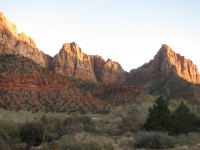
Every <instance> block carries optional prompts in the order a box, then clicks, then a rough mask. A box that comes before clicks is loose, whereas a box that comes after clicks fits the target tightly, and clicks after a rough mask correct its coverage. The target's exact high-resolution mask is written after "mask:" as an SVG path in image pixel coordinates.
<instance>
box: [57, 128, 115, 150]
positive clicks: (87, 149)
mask: <svg viewBox="0 0 200 150" xmlns="http://www.w3.org/2000/svg"><path fill="white" fill-rule="evenodd" d="M114 143H115V141H114V140H113V139H111V138H109V137H106V136H92V135H90V134H89V133H86V132H81V133H78V134H75V135H64V136H63V137H62V138H61V139H60V141H59V144H60V149H65V150H80V149H81V150H101V149H105V150H113V149H114V148H113V144H114Z"/></svg>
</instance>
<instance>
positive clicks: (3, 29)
mask: <svg viewBox="0 0 200 150" xmlns="http://www.w3.org/2000/svg"><path fill="white" fill-rule="evenodd" d="M0 54H20V55H23V56H25V57H27V58H29V59H31V60H33V61H34V62H36V63H37V64H40V65H41V66H42V67H48V63H49V61H50V59H51V57H50V56H49V55H46V54H44V52H42V51H40V50H39V49H38V48H37V47H36V44H35V42H34V41H33V40H32V39H31V38H30V37H28V35H27V34H26V33H21V34H19V35H18V33H17V28H16V25H15V24H14V23H12V22H10V21H9V20H7V19H6V17H5V16H4V15H3V14H2V13H1V12H0Z"/></svg>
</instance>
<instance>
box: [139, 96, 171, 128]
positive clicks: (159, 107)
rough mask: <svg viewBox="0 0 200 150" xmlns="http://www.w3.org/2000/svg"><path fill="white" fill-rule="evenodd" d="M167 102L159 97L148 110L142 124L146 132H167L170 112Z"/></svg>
mask: <svg viewBox="0 0 200 150" xmlns="http://www.w3.org/2000/svg"><path fill="white" fill-rule="evenodd" d="M168 105H169V104H168V102H167V101H164V100H163V99H162V97H159V98H158V99H157V100H156V102H155V104H154V105H153V107H152V108H151V107H150V108H149V114H148V117H147V120H146V122H145V124H144V126H143V127H144V129H145V130H147V131H161V132H165V131H168V130H169V126H170V115H171V111H170V110H169V108H168Z"/></svg>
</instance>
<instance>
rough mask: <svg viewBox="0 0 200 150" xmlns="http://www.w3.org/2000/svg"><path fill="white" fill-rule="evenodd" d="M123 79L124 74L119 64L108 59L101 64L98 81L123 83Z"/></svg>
mask: <svg viewBox="0 0 200 150" xmlns="http://www.w3.org/2000/svg"><path fill="white" fill-rule="evenodd" d="M125 81H126V76H125V72H124V70H123V69H122V67H121V65H120V64H119V63H117V62H114V61H112V60H111V59H108V60H107V61H106V63H105V64H104V66H103V69H102V73H101V77H100V82H102V83H106V84H109V83H114V82H120V83H124V82H125Z"/></svg>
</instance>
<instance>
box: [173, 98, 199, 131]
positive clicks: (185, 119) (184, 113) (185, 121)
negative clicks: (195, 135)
mask: <svg viewBox="0 0 200 150" xmlns="http://www.w3.org/2000/svg"><path fill="white" fill-rule="evenodd" d="M171 120H172V123H171V128H170V133H171V134H174V135H179V134H187V133H189V132H196V131H199V128H200V127H199V120H200V119H199V118H198V117H197V116H196V115H195V114H194V113H191V112H190V110H189V108H188V107H187V105H185V104H184V102H183V101H182V102H181V104H180V105H179V107H178V108H177V109H176V110H175V111H174V112H173V113H172V115H171Z"/></svg>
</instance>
